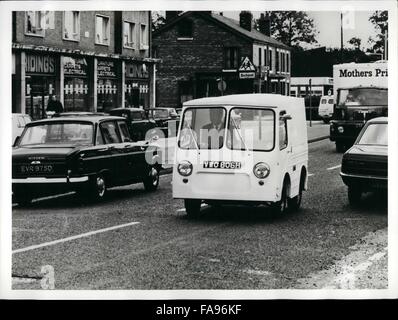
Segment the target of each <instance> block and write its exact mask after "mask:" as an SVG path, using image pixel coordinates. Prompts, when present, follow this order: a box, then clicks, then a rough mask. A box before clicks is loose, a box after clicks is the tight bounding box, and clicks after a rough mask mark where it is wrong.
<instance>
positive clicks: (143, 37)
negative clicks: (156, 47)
mask: <svg viewBox="0 0 398 320" xmlns="http://www.w3.org/2000/svg"><path fill="white" fill-rule="evenodd" d="M147 31H148V30H147V25H146V24H141V30H140V50H147V49H148V48H149V47H148V32H147Z"/></svg>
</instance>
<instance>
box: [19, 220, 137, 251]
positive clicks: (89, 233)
mask: <svg viewBox="0 0 398 320" xmlns="http://www.w3.org/2000/svg"><path fill="white" fill-rule="evenodd" d="M138 223H139V222H129V223H125V224H120V225H118V226H113V227H109V228H105V229H99V230H95V231H90V232H86V233H82V234H78V235H76V236H72V237H67V238H63V239H59V240H54V241H50V242H45V243H41V244H37V245H34V246H30V247H26V248H21V249H17V250H14V251H13V252H12V253H13V254H14V253H20V252H25V251H29V250H34V249H38V248H43V247H48V246H52V245H55V244H58V243H62V242H67V241H72V240H76V239H79V238H84V237H89V236H92V235H94V234H97V233H103V232H107V231H111V230H115V229H120V228H125V227H128V226H132V225H134V224H138Z"/></svg>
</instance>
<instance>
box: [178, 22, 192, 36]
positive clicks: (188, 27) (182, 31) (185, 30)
mask: <svg viewBox="0 0 398 320" xmlns="http://www.w3.org/2000/svg"><path fill="white" fill-rule="evenodd" d="M192 26H193V23H192V21H191V20H189V19H184V20H182V21H180V23H179V24H178V38H179V39H181V38H182V39H192V37H193V28H192Z"/></svg>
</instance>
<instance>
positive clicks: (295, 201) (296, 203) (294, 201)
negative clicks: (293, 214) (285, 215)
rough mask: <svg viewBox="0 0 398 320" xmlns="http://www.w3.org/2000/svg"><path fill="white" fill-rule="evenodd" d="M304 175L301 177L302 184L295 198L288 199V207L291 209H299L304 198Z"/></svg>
mask: <svg viewBox="0 0 398 320" xmlns="http://www.w3.org/2000/svg"><path fill="white" fill-rule="evenodd" d="M304 179H305V178H304V176H303V175H302V176H301V178H300V186H299V193H298V195H297V196H295V197H294V198H291V199H288V208H289V211H297V210H299V209H300V206H301V200H302V198H303V190H304V181H305V180H304Z"/></svg>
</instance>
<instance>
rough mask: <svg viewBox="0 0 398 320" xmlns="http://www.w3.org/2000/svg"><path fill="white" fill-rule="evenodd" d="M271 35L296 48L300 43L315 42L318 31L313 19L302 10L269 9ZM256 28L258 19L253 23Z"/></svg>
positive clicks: (299, 46) (299, 47) (300, 45)
mask: <svg viewBox="0 0 398 320" xmlns="http://www.w3.org/2000/svg"><path fill="white" fill-rule="evenodd" d="M268 14H269V16H270V19H271V36H272V37H273V38H275V39H276V40H278V41H280V42H282V43H284V44H286V45H288V46H290V47H295V48H296V49H302V45H303V44H305V43H307V44H313V43H317V40H316V39H315V36H316V34H318V31H317V30H316V28H315V26H314V20H313V19H311V18H310V17H308V15H307V13H305V12H303V11H270V12H268ZM255 27H257V29H258V20H257V21H256V23H255Z"/></svg>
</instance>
